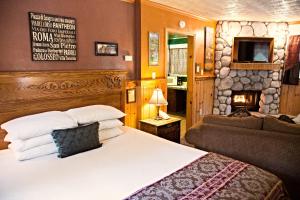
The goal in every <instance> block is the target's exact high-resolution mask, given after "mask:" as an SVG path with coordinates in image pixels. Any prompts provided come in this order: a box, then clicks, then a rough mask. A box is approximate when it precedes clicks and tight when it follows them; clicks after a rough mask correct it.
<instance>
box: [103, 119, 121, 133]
mask: <svg viewBox="0 0 300 200" xmlns="http://www.w3.org/2000/svg"><path fill="white" fill-rule="evenodd" d="M118 126H123V122H121V121H120V120H118V119H109V120H105V121H101V122H99V131H100V130H103V129H110V128H115V127H118Z"/></svg>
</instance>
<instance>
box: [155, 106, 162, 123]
mask: <svg viewBox="0 0 300 200" xmlns="http://www.w3.org/2000/svg"><path fill="white" fill-rule="evenodd" d="M159 108H160V106H156V117H155V118H154V119H155V120H162V119H163V118H162V117H161V116H159Z"/></svg>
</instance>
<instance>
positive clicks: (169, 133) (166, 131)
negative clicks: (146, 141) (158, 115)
mask: <svg viewBox="0 0 300 200" xmlns="http://www.w3.org/2000/svg"><path fill="white" fill-rule="evenodd" d="M140 129H141V130H142V131H145V132H148V133H151V134H153V135H157V136H159V137H162V138H165V139H167V140H170V141H173V142H177V143H180V119H177V118H174V117H171V118H170V119H162V120H155V119H145V120H140Z"/></svg>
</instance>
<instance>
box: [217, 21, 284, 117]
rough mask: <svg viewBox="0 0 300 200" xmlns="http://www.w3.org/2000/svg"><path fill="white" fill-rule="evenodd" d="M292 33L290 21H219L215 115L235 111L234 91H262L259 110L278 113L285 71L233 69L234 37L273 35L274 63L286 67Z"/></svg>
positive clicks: (266, 112)
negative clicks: (289, 28) (286, 54)
mask: <svg viewBox="0 0 300 200" xmlns="http://www.w3.org/2000/svg"><path fill="white" fill-rule="evenodd" d="M287 35H288V24H287V23H273V22H248V21H219V22H218V24H217V28H216V51H215V74H216V77H217V78H216V80H215V93H214V94H215V95H214V109H213V114H221V115H224V114H226V115H227V114H230V113H231V94H232V90H237V91H241V90H261V91H262V94H261V100H260V102H259V105H260V109H259V112H261V113H265V114H277V113H278V109H279V98H280V87H281V77H282V70H278V71H260V70H231V69H230V63H231V55H232V48H233V42H234V37H273V38H274V53H273V54H274V55H273V63H276V64H281V66H282V67H283V63H284V58H285V46H286V41H287Z"/></svg>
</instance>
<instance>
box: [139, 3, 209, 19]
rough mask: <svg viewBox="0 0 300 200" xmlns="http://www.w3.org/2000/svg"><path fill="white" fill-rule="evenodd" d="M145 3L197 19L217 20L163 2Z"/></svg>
mask: <svg viewBox="0 0 300 200" xmlns="http://www.w3.org/2000/svg"><path fill="white" fill-rule="evenodd" d="M144 4H145V5H148V6H153V7H156V8H159V9H163V10H166V11H169V12H173V13H176V14H179V15H184V16H187V17H191V18H193V19H197V20H202V21H215V20H211V19H208V18H205V17H202V16H200V15H196V14H193V13H190V12H187V11H183V10H180V9H177V8H173V7H171V6H167V5H163V4H160V3H156V2H152V1H149V0H145V1H144Z"/></svg>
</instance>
